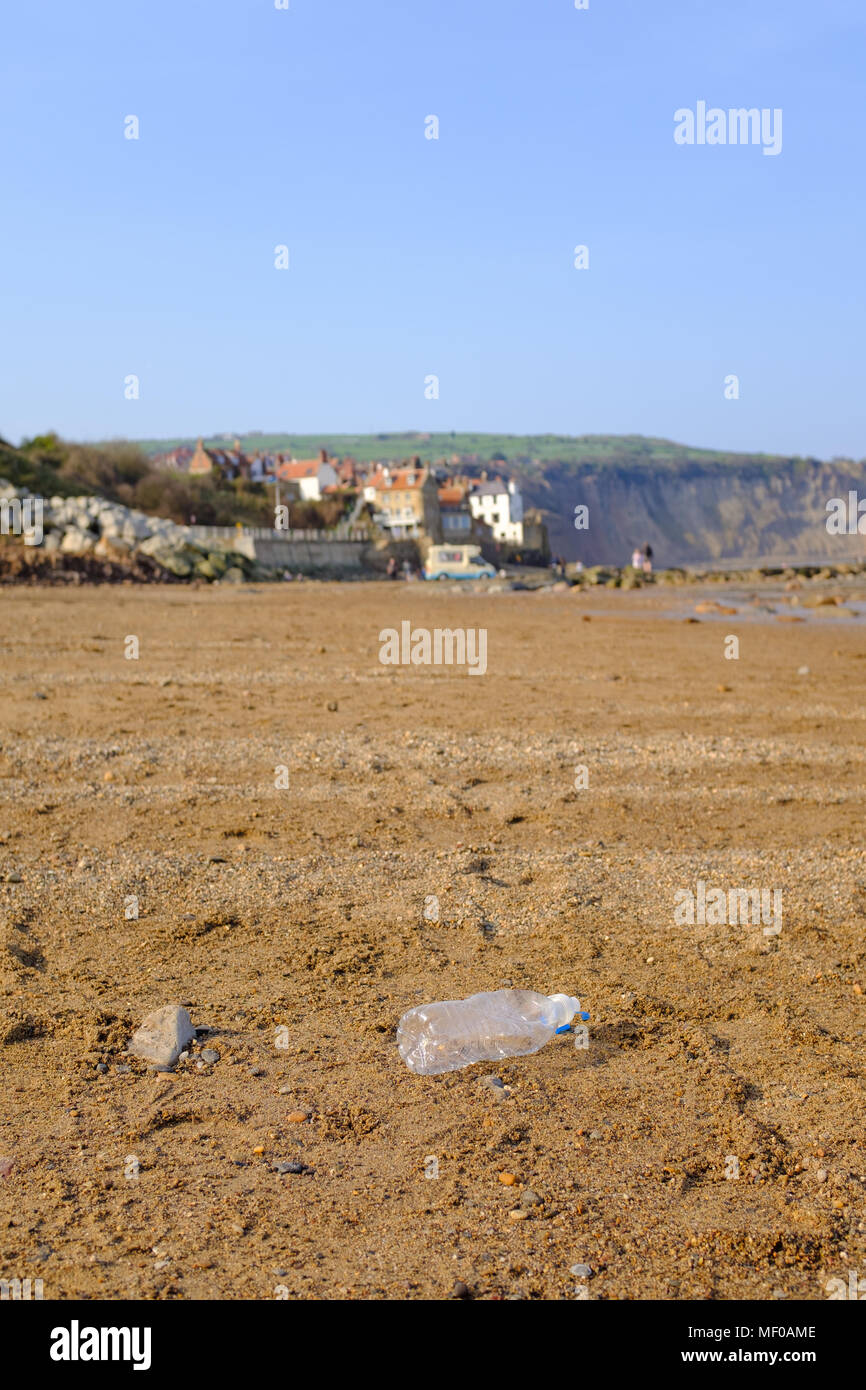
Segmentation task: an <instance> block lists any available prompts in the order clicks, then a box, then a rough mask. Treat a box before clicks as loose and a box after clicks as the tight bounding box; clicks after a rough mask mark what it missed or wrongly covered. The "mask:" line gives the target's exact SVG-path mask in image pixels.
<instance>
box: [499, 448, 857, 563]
mask: <svg viewBox="0 0 866 1390" xmlns="http://www.w3.org/2000/svg"><path fill="white" fill-rule="evenodd" d="M520 482H521V487H522V488H523V491H524V497H525V500H526V502H527V504H528V505H529V506H533V507H538V508H540V509H541V510H542V512H543V514H544V519H545V521H546V523H547V527H548V532H549V535H550V544H551V549H552V551H553V552H554V554H559V555H562V556H563V557H564V558H565V559H568V560H583V562H584V563H585V564H612V563H615V564H623V563H625V562H626V561H627V560H628V559H629V557H630V555H631V552H632V550H633V548H634V547H635V545H638V546H643V545H645V544H646V543H649V544H650V545H651V546H652V548H653V551H654V555H655V564H656V566H665V565H681V564H689V563H692V564H699V563H702V562H711V561H725V560H741V559H742V560H759V559H767V560H772V559H779V560H794V559H798V560H802V561H806V560H813V559H814V560H833V559H836V560H855V559H856V560H862V559H863V558H864V557H866V534H862V535H860V534H855V535H831V534H829V533H828V531H827V516H828V513H827V503H828V502H829V501H830V499H831V498H833V497H841V498H844V499H846V500H847V498H848V493H849V491H855V492H857V494H858V497H860V498H863V499H864V500H866V462H864V463H849V462H843V463H819V462H816V461H812V460H808V461H807V460H803V459H797V460H791V461H790V462H780V463H773V464H768V465H762V464H755V465H744V466H742V467H732V466H730V465H725V466H720V465H717V464H709V465H700V464H690V465H686V466H683V467H678V468H675V469H658V470H654V469H652V468H649V467H639V468H634V469H629V468H622V467H613V468H611V467H604V468H594V467H592V466H591V465H582V466H580V467H579V468H577V469H576V468H575V467H574V466H573V465H571V466H568V465H562V466H560V465H558V464H550V463H549V464H546V465H544V468H543V472H542V471H541V470H540V469H539V470H533V471H532V472H529V471H525V472H523V474H522V476H521V479H520ZM580 504H583V505H585V506H586V507H588V508H589V518H588V520H589V525H588V529H586V530H576V529H575V526H574V519H575V507H577V506H578V505H580ZM863 525H864V530H866V517H864V520H863Z"/></svg>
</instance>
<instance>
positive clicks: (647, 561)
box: [643, 545, 653, 574]
mask: <svg viewBox="0 0 866 1390" xmlns="http://www.w3.org/2000/svg"><path fill="white" fill-rule="evenodd" d="M643 572H644V574H652V572H653V548H652V546H651V545H645V546H644V548H643Z"/></svg>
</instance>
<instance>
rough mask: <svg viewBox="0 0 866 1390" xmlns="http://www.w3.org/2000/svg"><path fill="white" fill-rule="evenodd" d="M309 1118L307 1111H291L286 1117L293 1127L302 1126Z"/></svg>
mask: <svg viewBox="0 0 866 1390" xmlns="http://www.w3.org/2000/svg"><path fill="white" fill-rule="evenodd" d="M309 1118H310V1117H309V1115H308V1114H307V1112H306V1110H291V1111H290V1112H289V1114H288V1115H287V1116H286V1119H287V1120H290V1121H291V1122H292V1124H293V1125H302V1124H303V1123H304V1121H305V1120H308V1119H309Z"/></svg>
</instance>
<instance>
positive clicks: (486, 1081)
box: [481, 1076, 505, 1091]
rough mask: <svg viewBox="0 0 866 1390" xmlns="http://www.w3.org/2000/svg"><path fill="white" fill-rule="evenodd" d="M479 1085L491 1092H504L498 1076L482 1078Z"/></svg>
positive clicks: (503, 1085)
mask: <svg viewBox="0 0 866 1390" xmlns="http://www.w3.org/2000/svg"><path fill="white" fill-rule="evenodd" d="M481 1085H482V1086H486V1087H487V1088H488V1089H489V1090H491V1091H504V1090H505V1082H504V1081H503V1080H502V1078H501V1077H499V1076H482V1078H481Z"/></svg>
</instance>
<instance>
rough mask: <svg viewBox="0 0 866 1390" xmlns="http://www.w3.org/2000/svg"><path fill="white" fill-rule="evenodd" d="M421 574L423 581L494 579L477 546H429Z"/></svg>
mask: <svg viewBox="0 0 866 1390" xmlns="http://www.w3.org/2000/svg"><path fill="white" fill-rule="evenodd" d="M421 573H422V574H423V575H424V578H425V579H495V578H496V570H495V569H494V568H493V566H492V565H489V564H488V563H487V561H486V560H485V559H484V557H483V555H482V554H481V547H480V546H479V545H431V547H430V550H429V552H428V554H427V563H426V564H425V566H424V568H423V570H422V571H421Z"/></svg>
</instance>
